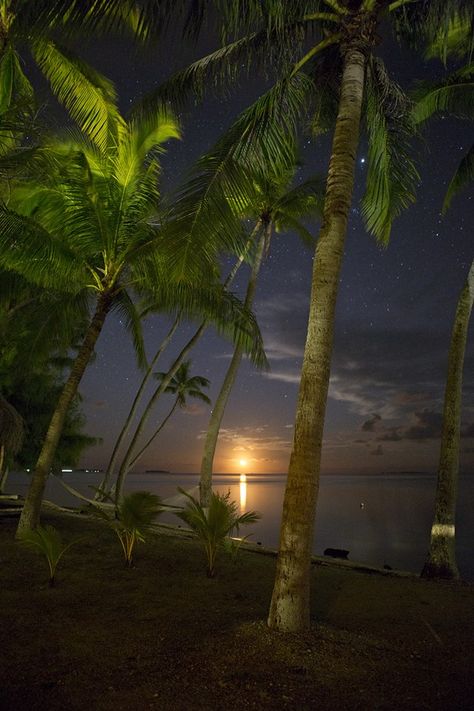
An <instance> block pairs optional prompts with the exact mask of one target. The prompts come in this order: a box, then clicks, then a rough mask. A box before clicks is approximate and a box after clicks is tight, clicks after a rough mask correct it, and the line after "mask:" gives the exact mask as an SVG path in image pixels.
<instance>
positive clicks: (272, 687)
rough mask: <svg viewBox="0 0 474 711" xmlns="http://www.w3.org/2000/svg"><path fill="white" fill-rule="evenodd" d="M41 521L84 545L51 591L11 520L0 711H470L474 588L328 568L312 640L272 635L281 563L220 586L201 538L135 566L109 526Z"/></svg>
mask: <svg viewBox="0 0 474 711" xmlns="http://www.w3.org/2000/svg"><path fill="white" fill-rule="evenodd" d="M43 522H44V523H52V524H53V525H55V526H56V527H57V528H58V529H60V530H61V532H62V534H63V539H64V540H65V541H66V542H68V541H70V540H72V539H73V538H75V537H79V536H85V538H84V539H83V540H82V541H81V542H79V543H78V544H77V545H76V546H74V547H73V548H71V549H70V550H69V551H68V552H67V553H66V555H65V556H64V559H63V561H62V562H61V563H60V566H59V569H58V579H57V585H56V587H54V588H49V587H48V585H47V570H46V564H45V561H44V560H43V559H41V558H40V556H39V555H36V554H35V553H33V552H30V551H29V550H26V549H24V548H22V547H21V546H20V545H19V544H17V543H15V542H14V541H13V535H14V531H15V525H16V522H15V520H13V519H5V520H0V563H1V570H2V595H1V606H0V617H1V619H0V629H1V638H2V641H1V655H2V662H1V664H0V689H1V691H0V708H1V709H2V710H3V709H8V710H9V711H13V710H15V711H16V710H20V709H21V710H23V709H25V710H26V709H28V711H42V710H43V709H44V710H45V711H46V710H47V711H56V710H57V711H59V709H61V711H63V710H65V709H67V711H76V710H82V709H87V711H112V709H113V710H114V711H119V710H122V709H123V710H124V711H125V710H127V711H142V710H145V709H156V710H158V711H168V710H169V711H181V710H183V711H184V710H186V711H193V710H194V709H203V710H204V709H206V711H213V710H214V709H216V710H220V709H222V710H224V709H226V711H229V710H232V709H239V710H240V709H259V710H261V709H272V710H273V711H279V710H280V709H292V710H295V709H297V710H300V709H308V710H309V709H312V710H313V709H323V710H325V709H338V710H342V709H351V710H352V709H363V710H364V711H367V710H372V709H397V710H398V711H399V710H400V709H417V710H420V709H429V710H430V711H433V710H438V709H439V711H441V710H442V711H447V710H448V709H453V711H454V709H456V711H460V710H461V709H472V708H473V699H474V673H473V672H474V665H473V661H472V660H473V658H474V655H473V651H474V650H473V647H474V586H473V585H463V584H460V583H445V582H444V583H434V582H430V581H424V580H419V579H417V578H415V577H398V576H396V575H390V574H389V575H382V574H376V573H368V572H361V571H357V570H354V569H351V568H347V567H340V566H337V565H331V566H318V565H315V566H314V567H313V578H314V579H313V588H312V589H313V600H312V620H313V622H312V628H311V630H310V631H309V632H308V633H306V634H304V635H302V636H297V635H283V634H275V633H273V632H270V631H269V630H268V629H267V628H266V625H265V617H266V613H267V610H268V604H269V600H270V595H271V589H272V582H273V575H274V566H275V559H274V557H272V556H266V555H259V554H257V553H254V552H248V551H242V552H241V553H240V555H239V558H238V560H237V561H236V562H233V561H231V560H228V559H226V558H225V557H224V556H223V557H221V558H220V560H219V563H218V576H217V577H216V578H215V579H208V578H207V577H206V576H205V572H204V559H203V554H202V551H201V549H200V547H199V544H198V542H196V541H194V540H189V539H187V538H185V537H183V536H177V537H176V536H173V535H169V532H168V533H167V532H164V533H161V534H159V535H151V536H150V538H149V540H147V542H146V543H142V544H140V546H139V548H138V550H137V554H136V557H135V566H134V567H133V568H131V569H127V568H125V567H124V566H123V563H122V560H121V551H120V548H119V544H118V540H117V538H116V537H115V535H114V533H113V532H112V531H111V530H109V529H108V528H106V527H105V525H104V524H102V523H100V522H97V521H95V520H91V519H89V518H85V517H83V518H78V517H71V516H63V515H59V514H48V515H46V516H44V518H43Z"/></svg>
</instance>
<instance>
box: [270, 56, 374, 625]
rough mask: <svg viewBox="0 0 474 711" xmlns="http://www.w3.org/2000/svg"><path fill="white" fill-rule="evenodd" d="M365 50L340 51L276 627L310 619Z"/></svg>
mask: <svg viewBox="0 0 474 711" xmlns="http://www.w3.org/2000/svg"><path fill="white" fill-rule="evenodd" d="M365 65H366V57H365V54H364V52H363V51H362V50H360V49H358V48H349V49H347V51H346V54H345V57H344V71H343V76H342V83H341V96H340V100H339V112H338V117H337V120H336V126H335V131H334V138H333V145H332V155H331V160H330V164H329V173H328V180H327V187H326V197H325V203H324V213H323V225H322V227H321V231H320V235H319V240H318V245H317V248H316V256H315V260H314V266H313V279H312V289H311V301H310V312H309V321H308V332H307V336H306V345H305V351H304V359H303V366H302V371H301V382H300V389H299V396H298V404H297V410H296V421H295V432H294V440H293V451H292V454H291V459H290V466H289V471H288V480H287V485H286V491H285V498H284V503H283V517H282V526H281V532H280V546H279V553H278V561H277V570H276V577H275V584H274V588H273V596H272V601H271V606H270V612H269V617H268V625H269V626H270V627H272V628H276V629H279V630H283V631H285V630H286V631H294V632H297V631H302V630H304V629H306V628H307V627H308V626H309V620H310V616H309V594H310V565H311V548H312V542H313V529H314V517H315V512H316V501H317V495H318V489H319V473H320V464H321V446H322V437H323V428H324V416H325V411H326V400H327V392H328V386H329V373H330V364H331V354H332V346H333V332H334V314H335V308H336V298H337V292H338V286H339V273H340V269H341V265H342V258H343V253H344V242H345V237H346V230H347V220H348V215H349V210H350V205H351V199H352V190H353V184H354V167H355V156H356V151H357V145H358V141H359V125H360V115H361V107H362V98H363V91H364V77H365Z"/></svg>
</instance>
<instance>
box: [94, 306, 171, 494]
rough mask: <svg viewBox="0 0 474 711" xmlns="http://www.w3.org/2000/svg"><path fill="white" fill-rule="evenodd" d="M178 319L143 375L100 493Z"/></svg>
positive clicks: (112, 468) (113, 466)
mask: <svg viewBox="0 0 474 711" xmlns="http://www.w3.org/2000/svg"><path fill="white" fill-rule="evenodd" d="M180 318H181V316H180V314H178V315H177V316H176V318H175V320H174V322H173V324H172V326H171V328H170V330H169V331H168V333H167V335H166V336H165V338H164V339H163V341H162V342H161V344H160V346H159V348H158V350H157V351H156V353H155V355H154V356H153V358H152V360H151V362H150V365H149V366H148V368H147V371H146V373H145V375H144V376H143V379H142V382H141V383H140V387H139V388H138V390H137V393H136V395H135V399H134V401H133V403H132V407H131V408H130V412H129V413H128V415H127V419H126V420H125V423H124V425H123V427H122V429H121V431H120V434H119V436H118V437H117V440H116V442H115V445H114V449H113V451H112V454H111V457H110V461H109V464H108V466H107V471H106V472H105V476H104V478H103V479H102V483H101V485H100V491H104V490H105V489H106V487H107V486H108V484H109V481H110V479H111V477H112V475H113V472H114V469H115V465H116V463H117V458H118V453H119V450H120V447H121V445H122V442H123V440H124V439H125V437H126V436H127V434H128V431H129V429H130V425H131V424H132V420H133V418H134V417H135V414H136V412H137V408H138V405H139V404H140V400H141V397H142V394H143V391H144V390H145V387H146V385H147V383H148V381H149V380H150V378H151V375H152V373H153V369H154V367H155V366H156V363H157V361H158V359H159V358H160V356H161V354H162V353H163V351H164V350H165V349H166V348H167V347H168V345H169V343H170V341H171V339H172V338H173V336H174V334H175V332H176V329H177V328H178V325H179V322H180ZM100 491H99V492H97V493H96V495H95V497H94V498H95V499H99V498H101V494H100Z"/></svg>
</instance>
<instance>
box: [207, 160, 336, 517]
mask: <svg viewBox="0 0 474 711" xmlns="http://www.w3.org/2000/svg"><path fill="white" fill-rule="evenodd" d="M294 175H295V167H294V166H293V168H292V169H288V168H286V169H285V167H284V166H283V167H281V168H280V169H279V170H277V171H276V172H273V171H271V170H267V171H266V172H262V173H260V174H258V173H257V174H254V175H253V186H254V188H253V194H249V195H248V197H247V201H246V202H245V201H244V202H242V201H239V203H238V204H237V205H236V206H235V209H236V210H237V211H239V210H240V212H241V214H242V216H243V217H245V218H247V219H248V218H251V219H252V220H253V221H254V223H255V229H254V232H253V238H254V242H255V244H254V255H253V261H252V266H251V270H250V275H249V280H248V283H247V290H246V294H245V302H244V303H245V305H246V306H247V308H249V309H250V308H252V305H253V301H254V297H255V290H256V287H257V280H258V275H259V272H260V268H261V265H262V262H263V260H264V257H265V256H266V255H268V252H269V249H270V242H271V238H272V234H273V231H274V230H276V231H277V232H283V231H287V230H294V231H296V232H297V233H299V235H300V236H301V237H302V238H303V239H304V241H305V242H306V243H307V244H308V243H309V244H310V245H312V243H313V239H312V236H311V235H310V234H309V232H308V231H307V229H306V228H305V227H304V225H303V224H302V220H303V219H304V218H305V217H312V216H314V215H315V214H317V213H318V212H320V209H321V202H322V194H323V188H322V184H321V181H320V180H317V179H310V180H307V181H306V182H304V183H302V184H300V185H297V186H296V187H291V182H292V180H293V179H294ZM242 354H243V352H242V348H241V347H239V346H237V347H236V348H235V349H234V353H233V355H232V358H231V361H230V363H229V367H228V368H227V371H226V374H225V376H224V380H223V382H222V385H221V389H220V391H219V394H218V396H217V398H216V401H215V403H214V407H213V408H212V412H211V417H210V419H209V424H208V427H207V432H206V437H205V440H204V448H203V456H202V461H201V476H200V483H199V488H200V501H201V505H202V506H204V507H207V506H209V504H210V501H211V494H212V471H213V463H214V456H215V451H216V446H217V440H218V437H219V431H220V427H221V422H222V418H223V416H224V412H225V408H226V406H227V402H228V400H229V397H230V394H231V391H232V388H233V386H234V383H235V380H236V378H237V373H238V370H239V367H240V362H241V360H242Z"/></svg>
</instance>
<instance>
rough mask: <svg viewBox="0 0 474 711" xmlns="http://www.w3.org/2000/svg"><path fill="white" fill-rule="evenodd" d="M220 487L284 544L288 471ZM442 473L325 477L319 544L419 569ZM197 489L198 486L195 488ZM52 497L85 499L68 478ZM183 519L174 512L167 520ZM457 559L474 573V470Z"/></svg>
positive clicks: (318, 548)
mask: <svg viewBox="0 0 474 711" xmlns="http://www.w3.org/2000/svg"><path fill="white" fill-rule="evenodd" d="M63 480H64V482H65V483H67V484H69V485H70V486H73V487H74V488H77V489H78V490H79V491H80V492H81V493H82V494H84V495H86V496H89V497H91V496H92V495H93V490H92V489H91V486H94V485H97V484H98V482H99V480H100V475H98V474H93V473H85V472H72V473H70V474H69V473H68V474H63ZM214 481H215V488H216V489H217V490H218V491H221V492H224V493H225V492H226V491H228V490H230V492H231V498H232V499H234V500H235V501H237V502H238V503H239V506H240V508H241V510H242V511H246V510H250V509H255V510H257V511H259V512H260V513H261V514H262V519H261V521H259V522H258V523H256V524H254V525H253V526H252V527H250V528H249V530H248V531H245V533H247V532H251V533H252V536H251V540H253V541H255V542H261V543H262V545H264V546H269V547H274V548H276V547H277V546H278V533H279V527H280V518H281V510H282V502H283V494H284V488H285V477H284V476H276V475H266V476H257V475H252V474H247V475H246V481H240V476H239V475H233V476H231V475H228V476H216V477H215V479H214ZM27 482H28V479H27V475H26V474H16V473H14V474H12V475H11V476H10V479H9V485H8V490H9V491H12V492H16V493H24V492H25V491H26V487H27ZM197 484H198V476H197V475H190V474H130V475H129V477H128V480H127V490H128V491H140V490H141V491H152V492H154V493H156V494H158V495H159V496H161V497H162V498H164V499H167V498H170V497H173V496H175V495H176V493H177V491H176V489H177V487H178V486H181V487H183V488H184V489H186V490H193V488H194V487H197ZM435 485H436V479H435V477H434V476H428V475H419V474H403V475H402V474H400V475H393V474H390V475H378V476H336V475H328V476H323V477H321V485H320V493H319V500H318V509H317V514H316V528H315V534H314V545H313V551H314V553H315V554H317V555H321V554H322V553H323V551H324V549H325V548H328V547H331V548H345V549H347V550H349V551H350V553H349V559H350V560H353V561H360V562H364V563H368V564H373V565H385V564H386V565H390V566H391V567H392V568H398V569H401V570H409V571H414V572H419V571H420V570H421V568H422V566H423V562H424V559H425V555H426V551H427V548H428V543H429V531H430V527H431V521H432V516H433V502H434V495H435ZM195 491H196V492H197V489H196V490H195ZM46 498H47V499H50V500H52V501H55V502H56V503H60V504H62V505H68V506H75V505H77V499H75V498H74V497H73V496H71V495H70V494H68V493H67V492H66V490H65V489H64V488H63V487H62V486H61V484H60V482H58V481H56V480H54V479H51V480H50V481H49V482H48V485H47V490H46ZM161 520H163V521H164V522H168V523H180V521H179V519H177V518H176V517H175V516H173V515H172V514H165V515H164V516H163V517H162V519H161ZM456 538H457V559H458V565H459V568H460V570H461V574H462V575H463V576H464V577H465V578H467V579H469V580H474V552H473V544H474V477H461V479H460V484H459V503H458V510H457V524H456Z"/></svg>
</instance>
